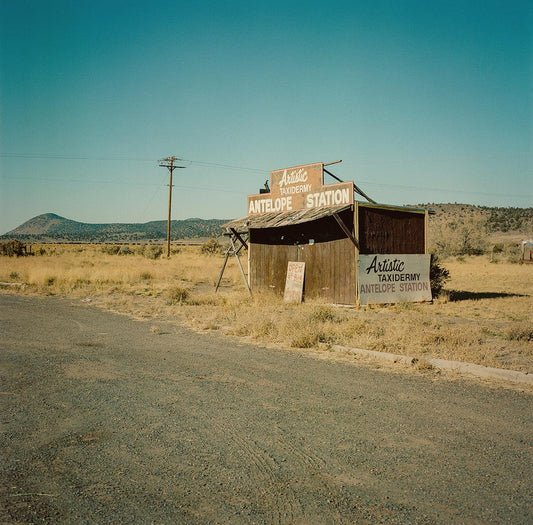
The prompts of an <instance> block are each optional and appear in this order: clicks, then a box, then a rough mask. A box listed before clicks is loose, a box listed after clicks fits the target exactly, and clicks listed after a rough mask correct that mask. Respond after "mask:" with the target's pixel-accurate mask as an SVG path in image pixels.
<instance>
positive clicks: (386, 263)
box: [359, 254, 431, 305]
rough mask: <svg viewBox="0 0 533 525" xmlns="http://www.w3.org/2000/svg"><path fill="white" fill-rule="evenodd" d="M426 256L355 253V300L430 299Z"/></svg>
mask: <svg viewBox="0 0 533 525" xmlns="http://www.w3.org/2000/svg"><path fill="white" fill-rule="evenodd" d="M430 257H431V256H430V255H424V254H408V255H406V254H402V255H359V300H360V303H361V304H362V305H364V304H379V303H401V302H418V301H431V286H430V281H429V266H430Z"/></svg>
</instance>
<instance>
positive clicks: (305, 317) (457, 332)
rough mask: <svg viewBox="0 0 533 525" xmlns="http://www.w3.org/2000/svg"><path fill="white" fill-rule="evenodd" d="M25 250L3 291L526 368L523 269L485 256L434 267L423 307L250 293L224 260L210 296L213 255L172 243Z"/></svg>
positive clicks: (242, 330)
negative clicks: (173, 249)
mask: <svg viewBox="0 0 533 525" xmlns="http://www.w3.org/2000/svg"><path fill="white" fill-rule="evenodd" d="M33 249H34V252H36V255H35V256H33V257H18V258H17V257H0V281H2V282H3V283H4V284H2V285H1V288H2V292H3V293H23V294H39V295H62V296H71V297H78V298H83V299H87V300H90V301H91V302H92V304H94V305H97V306H102V307H105V308H109V309H112V310H114V311H118V312H122V313H127V314H129V315H133V316H135V317H138V318H142V319H151V318H155V317H157V318H165V319H175V320H176V321H179V322H183V323H185V324H187V325H189V326H191V327H193V328H195V329H200V330H220V331H222V332H224V333H225V334H228V335H232V336H237V337H243V338H246V339H248V340H252V341H257V342H258V343H261V344H274V345H279V346H285V347H293V348H313V349H315V350H316V349H318V350H322V351H324V352H327V351H328V350H329V349H330V348H331V346H332V345H335V344H339V345H345V346H351V347H357V348H365V349H369V350H378V351H387V352H393V353H398V354H406V355H412V356H416V357H419V358H420V359H421V362H423V358H424V357H439V358H443V359H453V360H461V361H466V362H471V363H477V364H481V365H485V366H494V367H500V368H508V369H513V370H521V371H529V372H533V284H532V283H533V265H529V266H528V265H518V264H511V263H509V262H506V260H504V259H503V258H502V260H500V261H493V262H490V257H489V256H487V255H483V256H476V257H464V258H462V257H459V258H449V259H446V260H444V261H443V262H442V264H443V266H445V267H446V268H447V269H448V270H449V271H450V274H451V279H450V281H449V282H448V283H447V286H446V290H445V293H444V294H443V296H442V297H441V298H439V299H437V300H436V301H435V302H434V303H433V304H398V305H388V306H375V307H366V308H359V309H358V308H341V307H335V306H331V305H328V304H322V303H320V302H315V301H313V302H305V303H303V304H301V305H289V304H285V303H284V302H283V301H282V299H281V298H278V297H275V296H273V295H270V294H254V295H253V296H252V297H250V296H249V294H248V292H247V291H246V289H245V288H244V285H243V283H242V281H241V277H240V273H239V270H238V268H237V266H236V264H235V262H234V261H232V262H230V264H229V266H228V268H227V270H226V273H225V276H224V280H223V283H222V287H221V289H220V290H219V292H218V293H216V294H215V293H214V283H215V282H216V279H217V276H218V273H219V271H220V268H221V266H222V262H223V259H222V256H220V255H204V254H201V253H200V248H199V247H192V246H190V247H182V248H180V250H179V252H178V253H174V254H173V256H172V257H171V258H170V259H166V258H157V259H151V258H150V252H149V250H148V251H147V249H146V248H145V250H144V252H142V250H141V248H139V247H131V249H129V250H125V251H126V253H127V254H124V255H121V254H111V253H109V252H110V251H112V250H110V249H109V247H105V246H90V245H87V246H80V245H77V246H74V245H55V246H50V245H47V246H42V247H39V246H34V247H33ZM128 252H129V253H128ZM243 262H245V261H243ZM245 266H246V265H245ZM6 283H23V285H21V286H19V285H15V286H9V285H7V284H6Z"/></svg>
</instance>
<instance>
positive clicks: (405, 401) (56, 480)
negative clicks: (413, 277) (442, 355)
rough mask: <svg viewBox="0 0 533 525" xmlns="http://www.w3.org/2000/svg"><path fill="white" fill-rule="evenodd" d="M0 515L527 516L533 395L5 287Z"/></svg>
mask: <svg viewBox="0 0 533 525" xmlns="http://www.w3.org/2000/svg"><path fill="white" fill-rule="evenodd" d="M0 330H1V331H0V344H1V346H0V349H1V350H0V351H1V354H0V356H1V370H2V376H1V381H2V385H1V387H0V390H1V392H0V400H1V402H2V431H1V434H0V440H1V450H2V458H1V466H0V472H1V478H2V484H1V488H0V521H2V522H5V523H62V522H63V523H67V522H68V523H198V524H200V523H201V524H205V523H469V524H477V523H514V524H517V523H530V522H531V520H532V519H533V508H532V500H531V493H532V489H533V480H532V469H531V464H532V448H531V445H532V436H533V425H532V417H531V416H532V410H531V409H532V397H531V394H528V393H527V392H521V391H520V390H509V389H501V388H498V387H497V386H494V385H492V386H489V385H484V384H481V383H479V382H474V381H468V380H460V379H455V380H453V381H450V380H447V379H445V378H440V377H439V376H436V375H434V374H425V375H424V374H413V373H409V374H408V373H405V374H404V373H392V372H391V371H389V370H380V369H379V368H378V367H377V365H372V364H365V363H350V362H342V361H333V360H325V359H316V358H315V357H312V356H309V355H307V354H306V353H305V352H303V351H302V352H296V351H291V352H286V351H279V350H275V349H267V348H262V347H258V346H253V345H248V344H243V343H237V342H231V341H229V340H228V339H224V338H223V337H221V336H220V335H217V334H198V333H194V332H192V331H189V330H186V329H183V328H180V327H177V326H175V325H172V324H166V323H164V322H153V321H150V322H146V321H145V322H141V321H135V320H132V319H130V318H127V317H124V316H120V315H115V314H111V313H108V312H105V311H103V310H99V309H96V308H93V307H91V306H88V305H87V304H84V303H82V302H81V301H79V300H71V299H59V298H29V297H19V296H9V295H0Z"/></svg>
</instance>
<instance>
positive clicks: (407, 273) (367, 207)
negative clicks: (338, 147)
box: [225, 163, 431, 305]
mask: <svg viewBox="0 0 533 525" xmlns="http://www.w3.org/2000/svg"><path fill="white" fill-rule="evenodd" d="M326 171H327V170H326ZM328 173H329V172H328ZM354 190H355V191H358V188H357V187H356V186H354V183H353V182H340V183H335V184H324V164H322V163H316V164H310V165H305V166H297V167H294V168H287V169H283V170H276V171H273V172H272V173H271V177H270V191H269V192H268V193H265V192H263V193H261V194H259V195H251V196H249V197H248V215H247V216H246V217H243V218H241V219H237V220H234V221H231V222H229V223H227V224H226V225H225V227H226V228H227V229H228V232H230V233H231V234H232V235H234V239H235V240H237V239H240V240H241V241H242V242H244V243H245V244H246V245H247V248H248V283H249V287H250V289H251V290H252V291H253V290H265V289H267V290H268V289H269V290H273V291H275V292H277V293H279V294H282V293H283V291H284V289H285V282H286V275H287V266H288V263H289V262H290V261H299V262H304V263H305V281H304V295H305V297H306V298H323V299H324V300H326V301H328V302H332V303H336V304H347V305H353V304H356V303H358V302H360V303H363V304H366V303H369V302H396V301H404V300H431V293H430V292H429V294H428V291H429V256H426V255H425V254H426V250H427V238H426V232H427V220H428V212H427V210H424V209H419V208H411V207H401V206H389V205H382V204H377V203H375V202H359V201H356V200H355V198H354ZM361 193H362V192H361ZM246 235H247V241H244V240H243V238H245V236H246ZM369 256H370V258H369ZM362 265H366V266H362ZM426 266H427V268H426ZM400 288H401V290H400ZM400 292H401V293H400ZM410 292H416V293H414V294H413V293H410Z"/></svg>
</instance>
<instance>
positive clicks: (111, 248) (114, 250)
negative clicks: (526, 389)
mask: <svg viewBox="0 0 533 525" xmlns="http://www.w3.org/2000/svg"><path fill="white" fill-rule="evenodd" d="M100 250H101V251H102V253H105V254H107V255H117V254H118V252H119V251H120V246H117V245H115V244H111V245H105V246H102V248H100Z"/></svg>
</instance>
